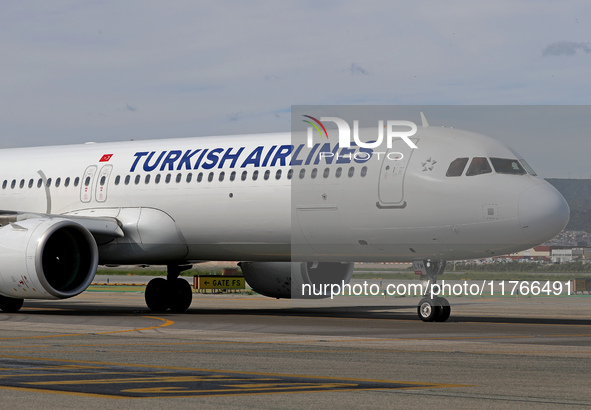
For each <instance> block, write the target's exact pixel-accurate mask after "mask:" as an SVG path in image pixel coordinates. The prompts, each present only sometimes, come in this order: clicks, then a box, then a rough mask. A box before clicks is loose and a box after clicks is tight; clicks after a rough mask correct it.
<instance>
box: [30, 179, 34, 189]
mask: <svg viewBox="0 0 591 410" xmlns="http://www.w3.org/2000/svg"><path fill="white" fill-rule="evenodd" d="M34 183H35V181H33V178H31V179H30V180H29V188H33V184H34Z"/></svg>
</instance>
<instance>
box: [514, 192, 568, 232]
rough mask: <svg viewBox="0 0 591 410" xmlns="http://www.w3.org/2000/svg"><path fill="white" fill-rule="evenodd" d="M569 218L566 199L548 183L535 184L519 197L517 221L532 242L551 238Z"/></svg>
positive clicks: (561, 228) (562, 227)
mask: <svg viewBox="0 0 591 410" xmlns="http://www.w3.org/2000/svg"><path fill="white" fill-rule="evenodd" d="M569 218H570V209H569V207H568V204H567V203H566V200H565V199H564V198H563V196H562V195H561V194H560V192H558V191H557V190H556V188H554V187H553V186H552V185H550V184H540V185H535V186H533V187H531V188H528V189H526V190H525V191H524V192H523V193H522V194H521V196H520V197H519V222H520V223H521V227H522V228H523V229H524V230H527V232H528V236H529V237H531V239H532V241H533V242H536V243H542V242H545V241H547V240H549V239H552V238H553V237H554V236H556V235H557V234H558V233H559V232H560V231H562V230H563V229H564V227H565V226H566V224H567V223H568V219H569Z"/></svg>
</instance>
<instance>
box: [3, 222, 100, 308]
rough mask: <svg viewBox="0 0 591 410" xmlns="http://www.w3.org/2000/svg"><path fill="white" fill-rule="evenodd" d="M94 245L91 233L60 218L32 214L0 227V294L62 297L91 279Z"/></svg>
mask: <svg viewBox="0 0 591 410" xmlns="http://www.w3.org/2000/svg"><path fill="white" fill-rule="evenodd" d="M97 265H98V250H97V246H96V242H95V240H94V238H93V236H92V235H91V233H90V232H89V231H88V230H87V229H86V228H84V227H83V226H82V225H80V224H78V223H76V222H72V221H69V220H66V219H59V218H55V219H51V218H32V219H26V220H22V221H17V222H13V223H10V224H8V225H6V226H3V227H2V228H0V294H1V295H3V296H8V297H11V298H16V299H64V298H69V297H72V296H76V295H78V294H79V293H82V292H83V291H84V290H85V289H86V288H87V287H88V285H90V283H91V282H92V280H93V278H94V275H95V274H96V269H97Z"/></svg>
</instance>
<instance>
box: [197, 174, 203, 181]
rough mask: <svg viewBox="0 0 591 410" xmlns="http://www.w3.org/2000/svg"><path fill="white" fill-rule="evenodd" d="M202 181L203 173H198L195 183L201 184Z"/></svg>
mask: <svg viewBox="0 0 591 410" xmlns="http://www.w3.org/2000/svg"><path fill="white" fill-rule="evenodd" d="M202 180H203V172H200V173H199V175H197V182H201V181H202Z"/></svg>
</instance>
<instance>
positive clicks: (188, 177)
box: [187, 172, 193, 182]
mask: <svg viewBox="0 0 591 410" xmlns="http://www.w3.org/2000/svg"><path fill="white" fill-rule="evenodd" d="M192 179H193V174H192V173H190V172H189V173H188V174H187V182H191V180H192Z"/></svg>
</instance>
